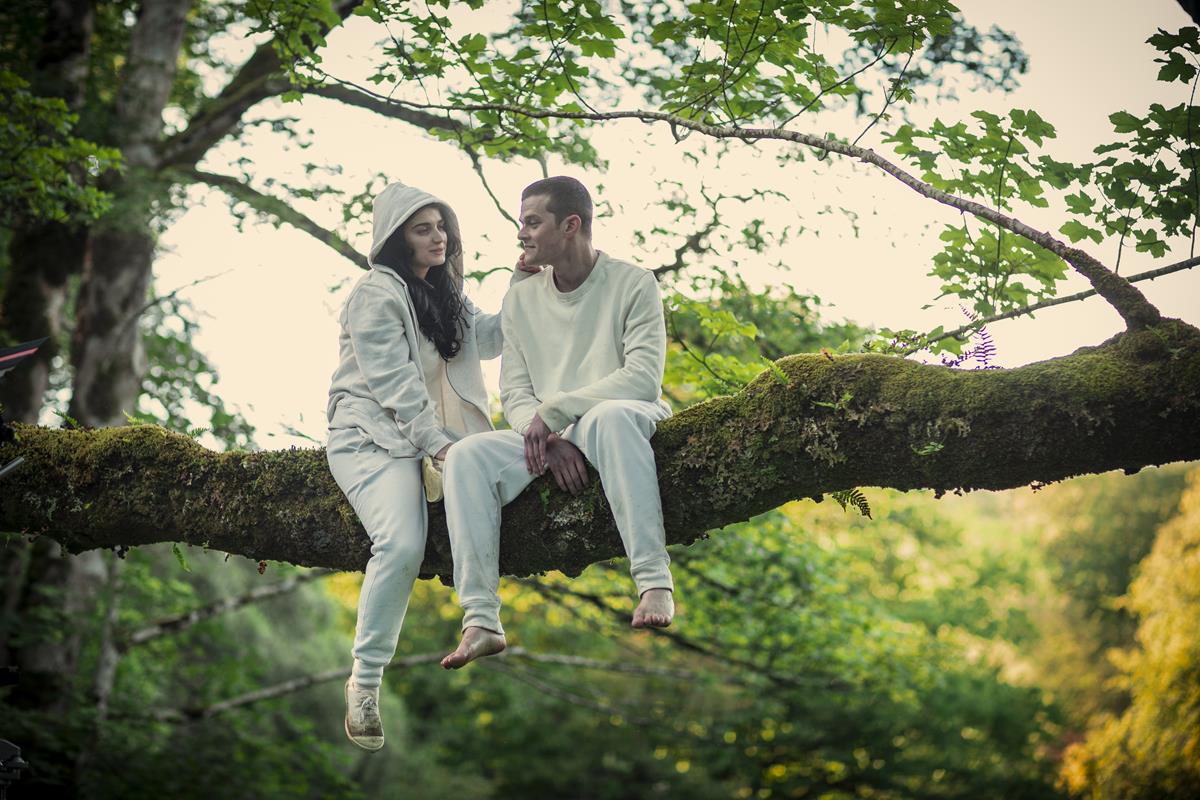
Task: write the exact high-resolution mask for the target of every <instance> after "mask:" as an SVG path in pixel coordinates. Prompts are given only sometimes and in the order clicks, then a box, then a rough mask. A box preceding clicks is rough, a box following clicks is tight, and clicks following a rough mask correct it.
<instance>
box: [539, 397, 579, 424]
mask: <svg viewBox="0 0 1200 800" xmlns="http://www.w3.org/2000/svg"><path fill="white" fill-rule="evenodd" d="M562 396H563V395H562V393H561V392H560V393H559V394H557V395H555V396H554V397H552V398H550V399H549V400H547V401H546V402H544V403H542V404H541V405H540V406H538V410H537V414H538V416H539V417H541V418H542V422H544V423H546V427H547V428H549V429H550V430H551V431H553V432H554V433H561V432H562V430H563V428H565V427H567V426H568V425H570V424H571V423H572V422H574V421H575V420H573V419H571V417H570V415H568V414H565V413H563V412H562V411H560V410H559V409H558V406H557V405H555V401H557V400H558V399H559V398H561V397H562Z"/></svg>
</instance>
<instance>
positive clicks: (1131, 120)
mask: <svg viewBox="0 0 1200 800" xmlns="http://www.w3.org/2000/svg"><path fill="white" fill-rule="evenodd" d="M1108 121H1109V122H1111V123H1112V124H1113V128H1114V129H1115V130H1116V132H1117V133H1133V132H1134V131H1136V130H1138V129H1139V128H1141V127H1142V125H1143V124H1144V122H1143V120H1140V119H1138V118H1137V117H1135V116H1134V115H1133V114H1130V113H1129V112H1128V111H1117V112H1115V113H1113V114H1109V115H1108Z"/></svg>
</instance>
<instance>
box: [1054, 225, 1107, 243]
mask: <svg viewBox="0 0 1200 800" xmlns="http://www.w3.org/2000/svg"><path fill="white" fill-rule="evenodd" d="M1058 230H1059V232H1060V233H1062V234H1065V235H1066V236H1067V238H1069V239H1070V240H1071V241H1072V242H1078V241H1081V240H1083V239H1091V240H1092V241H1094V242H1095V243H1096V244H1100V242H1101V241H1103V240H1104V236H1103V235H1102V234H1101V233H1100V231H1098V230H1096V229H1095V228H1089V227H1088V226H1087V225H1084V224H1083V223H1082V222H1079V221H1077V220H1071V221H1070V222H1067V223H1065V224H1064V225H1063V226H1062V227H1061V228H1059V229H1058Z"/></svg>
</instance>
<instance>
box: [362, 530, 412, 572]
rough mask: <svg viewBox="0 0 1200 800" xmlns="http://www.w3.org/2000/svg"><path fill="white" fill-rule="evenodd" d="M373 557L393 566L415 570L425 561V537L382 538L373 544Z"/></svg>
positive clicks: (394, 536)
mask: <svg viewBox="0 0 1200 800" xmlns="http://www.w3.org/2000/svg"><path fill="white" fill-rule="evenodd" d="M371 555H372V556H376V557H379V558H382V559H384V560H386V561H388V562H389V563H391V564H397V565H400V566H411V567H413V568H414V569H415V568H417V567H419V566H420V565H421V562H422V561H423V560H424V559H425V537H424V535H422V536H420V537H415V536H411V535H407V536H406V535H399V536H396V535H393V536H381V537H379V538H378V539H375V540H374V541H372V542H371Z"/></svg>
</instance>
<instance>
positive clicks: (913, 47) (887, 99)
mask: <svg viewBox="0 0 1200 800" xmlns="http://www.w3.org/2000/svg"><path fill="white" fill-rule="evenodd" d="M916 51H917V37H916V36H913V37H912V40H911V44H910V45H909V48H908V60H907V61H905V62H904V67H903V69H901V70H900V75H899V76H897V77H896V79H895V81H893V82H892V85H891V87H890V88H889V89H888V90H887V91H886V92H885V93H884V98H883V108H881V109H879V113H878V114H876V115H875V118H874V119H872V120H871V124H870V125H868V126H867V127H865V128H863V132H862V133H860V134H859V135H858V136H856V137H854V141H853V142H851V143H850V146H851V147H857V146H858V143H859V141H860V140H861V139H862V138H863V137H864V136H866V135H867V131H869V130H871V128H874V127H875V123H877V122H879V120H880V119H882V118H883V115H884V114H886V113H887V110H888V107H889V106H891V104H892V101H893V100H895V99H896V95H897V94H898V93H899V92H900V82H901V81H903V80H904V74H905V73H906V72H908V65H909V64H911V63H912V60H913V54H914V53H916Z"/></svg>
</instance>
